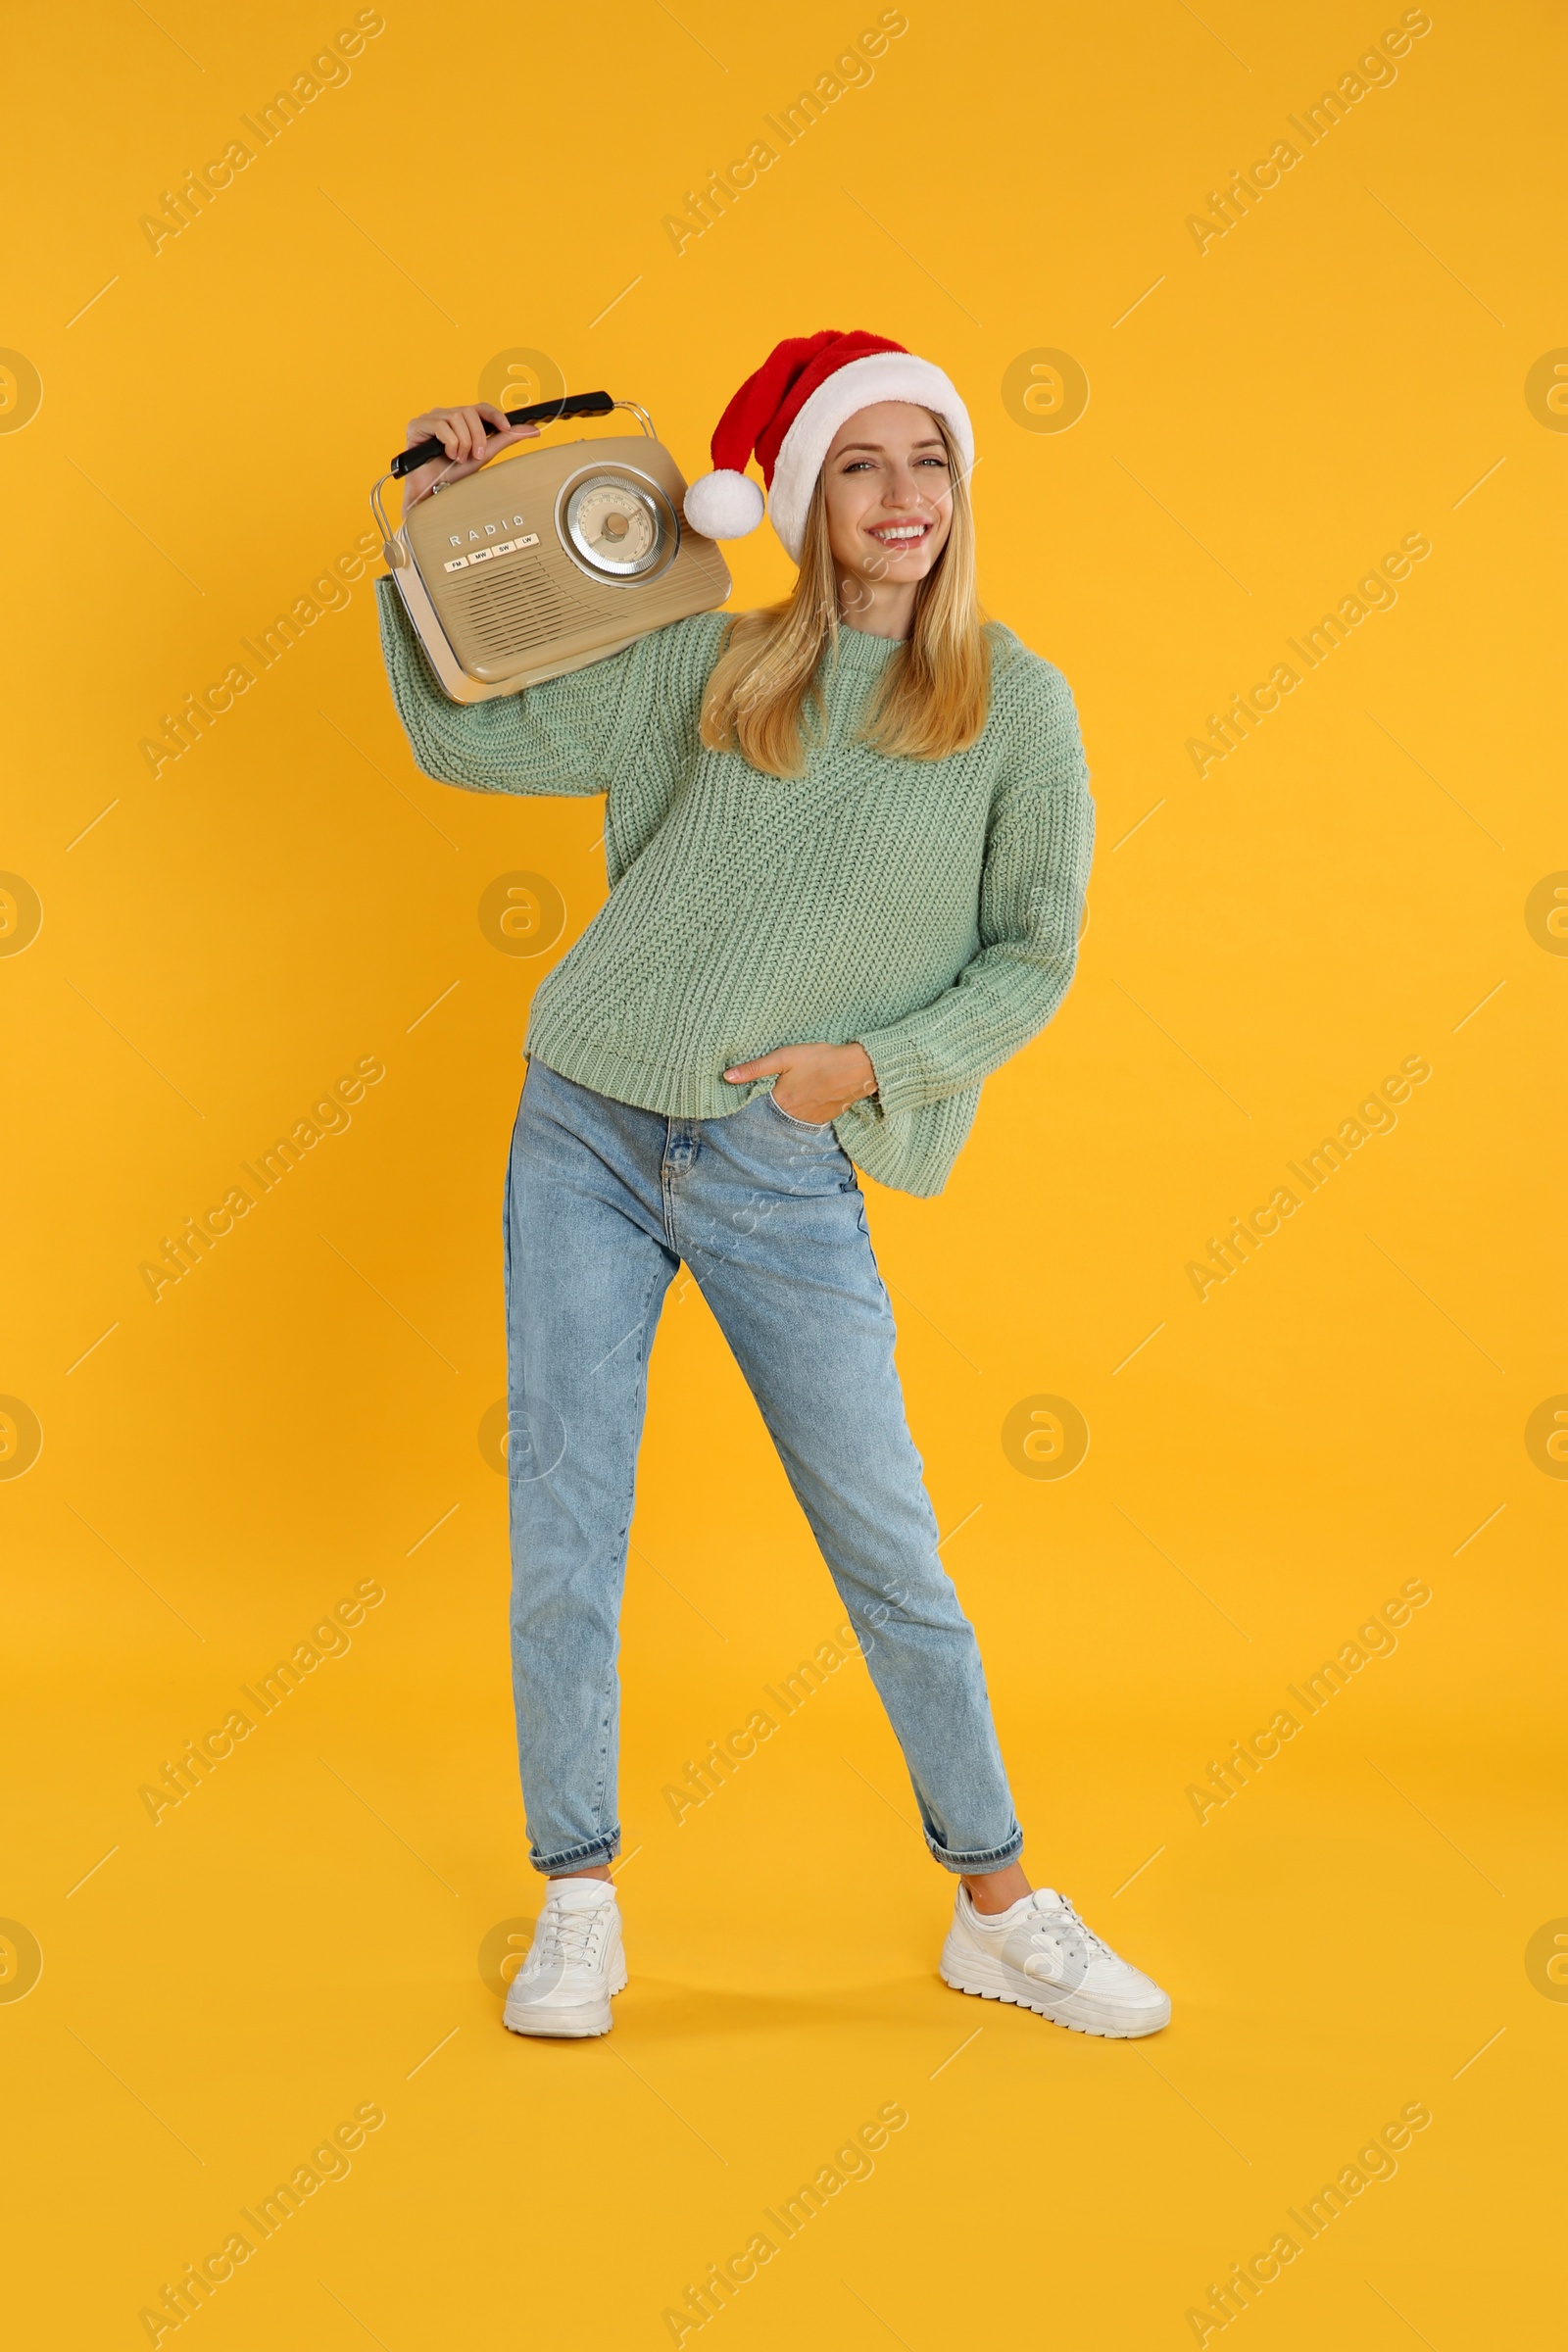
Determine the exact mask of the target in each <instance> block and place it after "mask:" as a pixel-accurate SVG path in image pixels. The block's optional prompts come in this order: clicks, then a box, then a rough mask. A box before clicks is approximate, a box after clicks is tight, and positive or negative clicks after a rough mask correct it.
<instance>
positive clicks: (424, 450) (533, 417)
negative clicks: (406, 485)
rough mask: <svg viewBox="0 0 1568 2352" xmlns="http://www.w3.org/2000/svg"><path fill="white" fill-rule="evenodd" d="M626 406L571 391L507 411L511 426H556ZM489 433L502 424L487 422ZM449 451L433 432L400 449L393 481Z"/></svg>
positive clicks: (393, 466) (394, 462)
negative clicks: (569, 419) (566, 419)
mask: <svg viewBox="0 0 1568 2352" xmlns="http://www.w3.org/2000/svg"><path fill="white" fill-rule="evenodd" d="M622 405H623V404H622V403H621V402H619V401H614V400H612V399H611V397H610V394H609V393H608V392H571V393H568V394H567V395H566V396H565V398H564V399H562V400H539V401H535V403H534V405H533V407H532V408H531V409H508V411H507V412H506V417H507V422H508V423H509V424H554V423H556V422H557V421H558V419H559V418H561V417H608V416H609V415H610V412H611V410H612V409H614V408H619V407H621V406H622ZM484 429H485V431H486V432H487V433H499V432H500V430H501V427H500V425H499V424H491V423H490V421H489V420H488V418H487V419H486V421H485V428H484ZM446 454H447V453H446V451H445V450H444V449H443V448H442V446H441V443H440V442H439V441H438V440H437V439H436V438H435V435H434V434H433V433H432V435H431V436H430V438H429V440H428V441H420V442H417V444H416V445H415V447H414V448H413V449H400V450H399V452H398V454H397V456H396V457H395V458H394V459H393V460H392V463H391V466H389V468H388V471H389V472H390V473H391V475H392V477H393V479H394V481H399V482H400V481H402V479H403V477H404V475H405V474H407V473H413V472H414V470H415V468H416V467H417V466H428V465H429V463H430V461H431V459H432V458H444V457H445V456H446Z"/></svg>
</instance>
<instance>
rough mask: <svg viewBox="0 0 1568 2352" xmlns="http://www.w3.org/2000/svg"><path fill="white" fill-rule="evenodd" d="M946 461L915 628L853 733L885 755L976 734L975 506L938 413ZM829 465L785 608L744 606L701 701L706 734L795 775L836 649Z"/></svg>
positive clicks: (982, 645) (923, 753)
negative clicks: (940, 516) (943, 519)
mask: <svg viewBox="0 0 1568 2352" xmlns="http://www.w3.org/2000/svg"><path fill="white" fill-rule="evenodd" d="M936 426H937V430H938V432H939V433H940V434H941V436H942V445H943V448H944V449H945V450H946V452H947V457H948V475H949V483H950V489H951V496H952V501H953V520H952V523H951V524H950V526H949V530H948V538H947V544H946V546H945V547H944V548H943V550H942V553H941V555H940V556H938V558H937V560H936V563H935V564H934V565H933V566H932V568H931V570H930V571H929V572H928V573H927V575H926V577H925V578H924V579H923V580H922V581H921V582H920V585H919V587H918V588H917V589H916V590H915V599H914V628H913V631H912V633H911V635H910V636H909V638H908V640H907V643H906V644H904V645H903V646H901V647H900V649H899V652H898V653H897V654H896V655H895V656H894V658H893V659H892V661H891V662H889V663H888V666H887V670H886V673H885V675H884V677H883V680H882V685H881V688H880V691H879V692H878V694H877V695H876V697H875V699H874V700H873V702H872V704H871V707H870V709H869V710H868V711H867V712H866V715H865V718H864V720H863V722H862V724H861V726H860V729H859V735H858V740H859V741H860V742H863V743H867V744H869V745H870V746H871V747H872V749H873V750H875V751H879V752H885V753H886V754H887V755H888V756H889V757H890V758H893V759H903V760H945V759H946V758H948V756H949V755H950V753H953V752H961V751H966V750H967V749H968V747H969V745H970V744H971V743H973V742H974V741H975V740H976V738H977V737H978V736H979V735H980V733H981V732H982V730H983V728H984V726H985V723H986V712H987V710H988V707H989V703H990V687H991V651H990V647H989V646H988V644H987V642H986V638H985V634H984V631H985V615H984V613H982V612H981V610H980V601H979V596H978V593H977V591H976V587H975V557H974V511H973V509H972V508H971V506H970V504H969V493H968V485H967V483H966V481H965V479H964V475H963V471H962V466H961V464H960V461H959V457H958V452H957V450H956V446H955V444H954V441H953V437H952V435H951V434H950V433H949V431H948V428H947V426H946V425H945V424H944V422H943V420H942V418H941V417H937V419H936ZM826 470H827V469H826V467H825V466H824V467H823V470H822V471H821V472H820V473H819V474H818V475H817V477H816V484H815V487H814V488H813V490H812V492H811V503H810V507H809V510H808V513H807V517H806V530H805V534H804V537H803V541H802V546H801V568H800V575H799V577H798V578H797V580H796V582H795V586H794V588H793V590H792V591H791V593H790V595H789V596H787V597H786V598H785V600H784V602H783V603H782V604H779V605H768V606H765V607H764V608H763V609H762V610H761V611H760V612H757V613H741V614H739V615H738V617H737V618H736V619H735V620H734V621H732V622H731V624H730V626H729V628H728V630H727V631H726V633H725V636H724V640H723V644H722V646H721V649H720V652H719V657H718V660H717V662H715V663H714V664H713V668H712V672H711V675H710V677H709V681H708V688H707V691H706V693H705V695H704V698H703V723H702V739H703V743H704V745H705V746H706V747H707V749H708V750H709V751H711V752H731V751H738V752H740V753H741V754H742V755H743V756H744V757H745V758H746V759H747V760H750V762H751V764H752V765H753V767H759V768H760V769H761V770H762V771H763V773H764V774H766V775H770V776H781V777H783V776H797V775H799V774H800V772H801V769H802V768H803V766H804V765H805V762H806V753H807V750H808V748H809V733H810V732H811V731H814V729H815V727H816V726H817V725H818V724H819V723H820V720H821V714H822V711H821V695H820V692H819V690H818V689H817V687H816V684H815V680H816V675H817V671H818V668H819V666H820V664H821V661H822V656H823V654H824V653H829V652H830V653H831V655H832V658H833V659H834V660H835V661H836V660H837V657H838V647H839V598H838V567H837V564H835V562H834V557H833V550H832V547H831V545H830V544H829V540H828V521H827V485H826Z"/></svg>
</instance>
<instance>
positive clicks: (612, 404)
mask: <svg viewBox="0 0 1568 2352" xmlns="http://www.w3.org/2000/svg"><path fill="white" fill-rule="evenodd" d="M615 409H625V410H627V411H628V412H629V414H630V415H631V416H633V417H636V419H637V421H638V423H639V424H640V425H641V426H642V429H643V437H644V439H645V440H648V441H657V440H658V439H659V435H658V434H657V433H656V432H655V430H654V420H653V418H652V417H650V416H649V414H648V411H647V410H646V409H645V408H643V407H642V405H641V404H640V402H638V401H635V400H612V399H611V397H610V394H609V393H608V392H573V393H570V394H568V396H567V397H566V398H565V399H564V400H541V401H537V402H535V404H534V406H533V407H532V408H531V409H508V411H507V413H506V414H507V422H508V423H509V424H554V423H555V422H556V421H557V420H558V418H560V417H608V416H610V415H611V413H612V411H613V410H615ZM484 429H485V431H486V432H487V433H499V431H500V430H501V427H500V426H499V425H498V424H486V426H485V428H484ZM445 455H446V452H445V450H444V449H443V448H442V446H441V444H440V442H439V441H436V440H429V441H421V442H419V443H418V445H417V447H416V448H414V449H405V450H400V451H399V453H398V455H397V456H396V457H395V458H394V459H393V461H392V464H391V466H390V467H389V469H388V470H387V471H386V472H385V473H383V474H382V476H381V479H380V480H379V481H378V482H377V483H376V484H375V486H374V488H373V489H372V490H371V492H370V513H371V514H372V515H374V516H375V527H376V529H377V530H378V531H379V532H380V534H381V554H382V556H383V558H384V559H385V561H386V562H387V563H388V564H390V565H391V566H392V568H393V570H394V571H395V570H397V569H398V567H399V566H400V565H401V564H406V563H407V562H408V560H409V559H408V551H407V548H406V546H405V544H404V542H403V539H402V535H401V533H399V532H397V531H395V530H394V529H393V528H392V525H391V523H390V522H389V521H388V520H387V516H386V509H385V508H384V507H383V505H382V504H381V493H382V491H383V490H384V489H385V488H386V485H387V483H388V482H390V481H392V480H393V479H394V478H396V479H397V480H399V481H401V480H402V479H403V478H404V477H405V475H407V474H409V473H411V472H412V471H413V469H414V468H415V466H423V465H427V464H428V462H429V461H430V459H432V458H441V457H445ZM445 487H446V484H445V479H444V477H443V479H442V480H440V481H437V482H435V483H433V484H432V485H431V492H430V495H431V496H432V497H434V496H436V495H437V493H438V492H440V491H441V490H443V489H444V488H445Z"/></svg>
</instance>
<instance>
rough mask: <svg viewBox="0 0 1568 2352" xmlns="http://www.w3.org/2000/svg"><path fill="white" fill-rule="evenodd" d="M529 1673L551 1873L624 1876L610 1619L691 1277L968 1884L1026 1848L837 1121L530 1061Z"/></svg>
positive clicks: (518, 1139)
mask: <svg viewBox="0 0 1568 2352" xmlns="http://www.w3.org/2000/svg"><path fill="white" fill-rule="evenodd" d="M506 1234H507V1336H508V1357H509V1403H510V1411H511V1439H510V1443H509V1448H508V1452H509V1471H510V1488H511V1503H512V1557H513V1598H512V1658H513V1677H514V1687H515V1695H516V1707H517V1750H518V1758H519V1762H520V1765H521V1771H522V1786H523V1792H524V1796H525V1798H526V1801H527V1810H528V1833H529V1839H530V1859H531V1861H532V1863H533V1866H534V1868H535V1869H536V1870H540V1871H544V1872H547V1873H548V1872H564V1871H572V1870H583V1869H587V1868H591V1867H592V1866H594V1865H595V1864H599V1863H604V1862H609V1861H611V1860H613V1857H614V1855H615V1854H616V1853H617V1852H618V1850H619V1841H620V1829H619V1823H618V1819H617V1814H616V1789H615V1769H616V1749H617V1739H616V1731H617V1724H616V1716H617V1700H618V1685H617V1679H616V1673H615V1653H616V1648H617V1639H618V1638H617V1624H618V1619H619V1615H620V1598H621V1588H622V1583H623V1580H624V1576H625V1567H626V1544H627V1535H628V1531H629V1529H630V1526H631V1516H632V1498H633V1490H634V1486H635V1481H636V1469H637V1446H638V1440H639V1438H640V1436H641V1432H642V1425H643V1412H644V1404H645V1399H646V1394H647V1372H648V1352H649V1348H650V1347H651V1346H652V1343H653V1338H654V1333H655V1330H656V1328H657V1326H658V1322H659V1315H660V1309H661V1307H662V1304H663V1299H664V1293H665V1291H666V1290H667V1289H668V1287H669V1283H670V1280H671V1278H672V1277H673V1275H674V1274H675V1272H676V1269H677V1268H678V1266H679V1265H680V1263H681V1261H682V1260H684V1261H685V1263H686V1264H687V1265H688V1266H689V1267H690V1269H691V1272H692V1274H693V1275H694V1276H695V1278H696V1280H697V1282H698V1283H699V1285H700V1286H701V1288H702V1292H703V1296H704V1297H705V1299H707V1300H708V1303H709V1305H710V1306H711V1308H712V1310H713V1314H714V1316H715V1318H716V1320H717V1322H718V1324H719V1327H720V1328H721V1330H722V1331H723V1334H724V1337H725V1339H726V1340H727V1341H728V1342H729V1345H730V1347H731V1348H732V1349H733V1351H734V1354H735V1358H736V1361H737V1362H738V1363H739V1365H740V1368H741V1371H742V1372H743V1374H744V1375H745V1377H746V1380H747V1383H748V1385H749V1386H750V1388H751V1391H752V1394H753V1396H754V1397H756V1398H757V1401H758V1404H759V1405H760V1408H761V1411H762V1416H763V1419H764V1420H765V1421H766V1423H767V1427H768V1432H769V1434H770V1436H771V1437H772V1440H773V1443H774V1445H775V1446H777V1447H778V1451H779V1455H780V1458H781V1459H782V1461H783V1464H784V1467H785V1470H786V1471H787V1473H788V1475H789V1480H790V1484H791V1486H792V1487H793V1488H794V1490H795V1494H796V1496H797V1498H798V1500H799V1502H800V1504H801V1508H802V1509H803V1510H804V1511H805V1513H806V1516H807V1518H808V1519H809V1522H810V1526H811V1532H812V1534H813V1535H814V1536H815V1538H816V1541H817V1544H819V1546H820V1548H821V1551H822V1554H823V1557H824V1558H825V1559H826V1561H827V1563H828V1566H829V1568H830V1569H831V1571H832V1574H833V1580H834V1583H835V1584H836V1585H837V1587H838V1590H839V1593H840V1596H841V1598H842V1599H843V1602H844V1606H845V1608H846V1610H847V1611H848V1613H849V1619H850V1623H851V1625H852V1626H853V1627H854V1629H855V1632H856V1634H857V1636H858V1640H859V1643H860V1648H861V1650H862V1652H863V1654H864V1656H865V1658H866V1662H867V1665H868V1667H869V1670H870V1675H871V1679H872V1682H873V1683H874V1684H875V1686H876V1689H877V1691H878V1692H879V1694H880V1696H881V1699H882V1703H883V1705H884V1706H885V1707H886V1709H887V1711H888V1716H889V1718H890V1720H891V1722H892V1725H893V1729H894V1732H895V1733H896V1735H897V1737H898V1740H899V1743H900V1745H901V1746H902V1748H903V1750H904V1756H905V1761H906V1763H907V1766H908V1769H909V1778H910V1780H911V1782H912V1783H913V1787H914V1793H915V1798H916V1801H917V1802H918V1805H919V1808H920V1818H921V1821H922V1822H923V1824H924V1826H925V1836H926V1842H927V1844H928V1845H929V1846H930V1849H931V1851H932V1853H933V1854H934V1855H935V1857H936V1859H937V1860H938V1861H939V1862H940V1863H942V1864H944V1866H945V1867H946V1868H947V1869H949V1870H953V1871H985V1870H997V1869H1000V1868H1001V1867H1002V1866H1003V1865H1004V1864H1005V1863H1007V1862H1010V1861H1012V1860H1013V1859H1014V1858H1015V1856H1016V1855H1017V1854H1018V1852H1019V1850H1020V1848H1021V1847H1022V1844H1023V1838H1022V1834H1021V1832H1020V1831H1019V1828H1018V1824H1017V1821H1016V1819H1015V1818H1014V1814H1013V1807H1012V1798H1011V1796H1010V1794H1009V1792H1008V1789H1007V1781H1006V1775H1005V1772H1004V1770H1003V1765H1002V1756H1001V1752H1000V1750H999V1748H998V1745H997V1736H996V1731H995V1729H994V1727H993V1724H992V1720H991V1708H990V1702H989V1700H988V1698H987V1695H986V1686H985V1676H984V1673H983V1671H982V1668H981V1664H980V1653H979V1650H978V1647H977V1646H976V1643H975V1638H974V1634H973V1631H972V1629H971V1627H970V1625H969V1623H968V1620H967V1619H966V1618H965V1616H964V1614H963V1611H962V1609H961V1608H960V1607H959V1605H958V1598H957V1594H956V1593H955V1591H954V1589H953V1584H952V1580H951V1579H950V1578H949V1576H948V1573H947V1571H946V1569H945V1568H944V1567H943V1565H942V1561H941V1558H940V1556H939V1554H938V1551H937V1523H936V1517H935V1514H934V1513H933V1511H932V1508H931V1504H930V1502H929V1500H928V1499H927V1496H926V1493H925V1489H924V1487H923V1486H922V1484H921V1478H920V1458H919V1456H918V1454H917V1453H916V1452H915V1449H914V1446H913V1443H912V1441H911V1439H910V1437H909V1431H908V1426H907V1422H906V1420H905V1414H904V1397H903V1392H902V1390H901V1388H900V1385H899V1375H898V1370H897V1367H896V1365H895V1363H894V1356H893V1343H894V1323H893V1312H892V1309H891V1307H890V1306H889V1304H888V1297H887V1292H886V1291H885V1289H884V1288H883V1285H882V1279H881V1276H880V1275H879V1274H878V1272H877V1267H876V1260H875V1258H874V1257H873V1256H872V1253H871V1242H870V1236H869V1234H868V1233H867V1231H866V1223H865V1203H864V1201H863V1199H862V1198H861V1195H860V1190H859V1186H858V1182H857V1179H856V1174H855V1170H854V1168H853V1167H852V1165H851V1164H850V1161H849V1159H848V1158H847V1157H846V1155H845V1153H844V1152H843V1151H842V1150H841V1149H840V1147H839V1144H838V1140H837V1138H836V1136H835V1135H834V1132H833V1129H832V1127H831V1126H825V1127H813V1126H808V1125H806V1124H805V1123H804V1122H803V1121H801V1120H798V1119H792V1118H791V1117H790V1116H789V1115H788V1113H787V1112H785V1111H782V1110H780V1109H779V1108H778V1106H777V1104H776V1103H774V1101H773V1098H772V1095H771V1093H769V1092H763V1093H760V1094H756V1095H754V1096H753V1097H752V1098H751V1100H750V1101H749V1102H747V1103H744V1104H743V1105H742V1107H740V1108H739V1109H737V1110H734V1111H732V1112H731V1113H730V1114H729V1115H728V1116H727V1117H725V1118H719V1119H678V1118H665V1117H663V1116H662V1115H660V1114H658V1113H656V1112H653V1111H647V1110H639V1109H637V1108H635V1107H634V1106H633V1105H632V1104H630V1103H615V1102H612V1101H610V1100H609V1099H608V1098H607V1097H605V1096H604V1095H596V1094H593V1093H591V1092H590V1091H589V1090H588V1089H587V1088H586V1087H581V1086H577V1085H575V1084H573V1082H572V1081H571V1080H570V1079H566V1078H563V1077H561V1076H560V1075H559V1074H558V1073H557V1072H556V1071H554V1070H552V1069H549V1068H547V1067H546V1066H545V1064H544V1063H543V1062H541V1061H539V1060H537V1059H535V1060H533V1061H531V1062H530V1063H529V1066H528V1074H527V1081H526V1084H525V1085H524V1088H523V1095H522V1104H521V1107H520V1109H519V1110H518V1113H517V1124H516V1127H515V1132H514V1135H513V1140H512V1159H511V1166H510V1170H509V1181H508V1188H507V1214H506Z"/></svg>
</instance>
